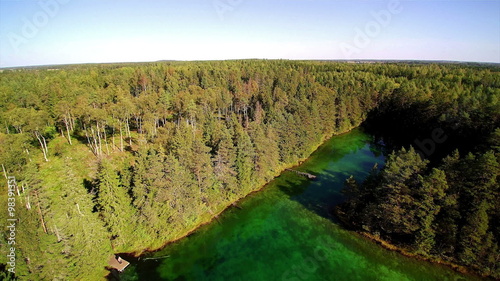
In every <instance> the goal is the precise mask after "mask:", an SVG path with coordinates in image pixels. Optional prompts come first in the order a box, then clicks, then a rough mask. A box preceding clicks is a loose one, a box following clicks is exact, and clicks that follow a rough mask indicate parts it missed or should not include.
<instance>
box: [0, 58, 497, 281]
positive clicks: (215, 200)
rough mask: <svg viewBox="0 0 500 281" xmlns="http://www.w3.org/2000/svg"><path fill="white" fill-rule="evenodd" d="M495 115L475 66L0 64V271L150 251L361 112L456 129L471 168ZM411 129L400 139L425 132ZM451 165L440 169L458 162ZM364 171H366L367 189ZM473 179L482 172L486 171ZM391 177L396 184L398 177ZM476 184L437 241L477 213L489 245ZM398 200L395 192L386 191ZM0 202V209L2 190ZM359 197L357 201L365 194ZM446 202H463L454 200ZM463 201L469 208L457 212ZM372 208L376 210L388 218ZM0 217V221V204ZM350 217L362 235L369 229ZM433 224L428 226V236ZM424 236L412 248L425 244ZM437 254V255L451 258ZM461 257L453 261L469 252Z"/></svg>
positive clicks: (84, 273) (490, 209) (61, 275)
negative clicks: (11, 242) (9, 187)
mask: <svg viewBox="0 0 500 281" xmlns="http://www.w3.org/2000/svg"><path fill="white" fill-rule="evenodd" d="M421 109H423V111H421ZM412 112H413V113H414V114H415V115H412V114H410V113H412ZM499 112H500V74H499V69H498V68H495V67H491V66H484V67H483V66H462V65H436V64H426V65H418V64H414V65H408V64H347V63H334V62H305V61H304V62H301V61H263V60H248V61H221V62H159V63H148V64H131V65H123V64H119V65H82V66H73V67H64V68H61V69H57V70H44V69H31V70H12V71H7V70H6V71H3V72H2V73H0V126H1V128H2V132H1V133H0V159H1V164H2V165H3V167H4V168H5V173H6V174H7V175H8V176H15V177H16V179H17V182H18V186H19V194H20V196H18V197H17V198H18V200H17V205H16V216H17V218H18V219H19V222H18V225H17V227H18V229H17V236H16V246H17V247H16V251H17V252H16V253H17V259H16V276H17V278H18V279H19V280H53V279H60V280H98V279H102V278H103V276H105V275H106V271H105V270H104V267H105V266H106V263H107V261H108V259H109V257H110V255H111V254H112V253H113V252H115V253H117V252H136V253H138V252H141V251H144V250H147V249H157V248H159V247H161V246H162V245H163V244H165V243H166V242H168V241H172V240H175V239H178V238H180V237H182V236H184V235H186V234H187V233H189V231H191V230H193V229H194V228H196V227H197V226H198V225H200V224H202V223H204V222H207V221H209V220H210V219H211V218H212V217H213V216H215V215H216V214H217V213H219V212H221V211H222V210H223V209H225V208H226V207H227V206H229V205H231V203H232V202H234V201H235V200H237V199H239V198H242V197H244V196H245V195H247V194H248V193H250V192H251V191H253V190H256V189H258V188H259V187H261V186H262V185H264V184H265V183H266V182H268V181H270V180H271V179H272V178H273V177H274V176H276V175H278V174H279V173H280V172H281V171H282V170H283V169H284V168H286V167H288V166H290V165H293V164H296V163H297V162H298V161H299V160H300V159H302V158H305V157H307V156H308V155H310V153H311V152H312V151H313V150H314V149H315V148H316V147H317V146H318V145H319V144H321V143H322V141H324V139H325V138H328V137H330V136H331V135H333V134H339V133H343V132H346V131H348V130H350V129H352V128H354V127H357V126H359V125H360V124H361V123H362V122H363V121H366V120H367V119H369V120H368V121H369V122H368V123H369V124H372V125H371V126H370V127H371V128H376V126H375V125H373V124H381V122H382V121H383V122H389V123H386V124H382V125H383V126H388V125H390V126H395V128H398V130H399V128H402V129H401V132H404V128H406V132H408V131H411V130H410V129H412V128H410V127H408V125H409V124H412V126H413V124H427V125H429V124H432V125H434V124H436V125H438V126H440V128H443V129H446V128H455V132H461V131H460V130H463V132H466V135H467V136H468V137H469V138H470V140H471V144H470V145H468V146H466V149H467V153H468V152H472V153H475V154H471V155H476V156H467V157H465V158H464V159H472V158H473V159H472V160H470V161H473V162H474V161H475V162H474V163H476V162H477V163H478V164H477V165H480V166H481V165H484V164H483V162H481V161H483V160H482V159H483V158H484V157H487V160H484V161H490V162H491V161H497V162H496V163H497V165H498V145H499V144H498V138H497V140H496V141H497V142H496V146H497V150H494V149H495V148H494V145H490V142H487V141H486V140H488V141H489V140H492V139H493V141H495V140H494V136H495V135H494V134H493V133H494V132H495V129H496V128H498V127H499ZM391 116H392V117H391ZM407 118H410V119H408V120H407ZM405 122H408V123H405ZM457 124H459V127H457ZM427 125H422V126H421V128H422V130H420V129H419V130H418V132H417V130H415V131H414V132H413V133H416V134H417V135H418V136H417V137H421V136H422V135H424V136H425V134H426V131H425V128H427V127H428V126H427ZM415 128H417V127H415ZM419 128H420V127H419ZM436 128H437V127H436ZM457 128H458V129H457ZM449 134H450V135H449V139H450V142H449V143H444V144H443V146H446V145H447V144H449V145H448V146H452V147H453V146H456V147H454V148H461V147H462V146H463V145H462V144H463V143H462V142H459V141H455V140H454V139H453V138H452V137H453V136H452V135H451V133H449ZM456 134H457V135H459V133H456ZM393 135H394V132H393ZM409 136H411V134H409ZM428 137H432V135H428ZM467 140H469V139H467ZM472 141H473V142H472ZM439 151H441V150H439ZM402 153H403V152H402ZM404 153H408V152H404ZM395 157H396V156H393V157H392V156H391V157H389V164H388V166H390V163H391V162H392V161H393V160H392V159H393V158H395ZM412 157H413V156H412ZM453 157H455V158H457V157H456V156H453ZM455 158H453V159H455ZM412 159H414V160H415V161H417V162H418V161H420V162H418V163H416V164H411V165H415V166H416V167H418V169H417V168H415V169H416V170H415V171H417V172H420V171H422V176H423V177H424V178H425V179H426V180H427V178H429V177H434V176H435V177H438V176H443V175H442V174H439V172H432V173H431V172H428V173H429V174H427V171H428V170H429V171H431V170H430V168H431V167H430V166H429V165H428V164H427V162H425V161H424V160H421V159H420V160H418V159H419V158H418V157H413V158H412ZM461 159H462V158H459V159H457V160H456V163H455V162H453V163H455V164H456V165H465V164H459V163H461V161H465V160H461ZM450 161H452V160H449V161H448V162H447V163H448V164H447V165H448V166H450V165H451V166H453V165H452V164H453V163H452V162H450ZM479 163H481V164H479ZM488 163H489V162H488ZM451 166H450V167H451ZM465 166H466V168H467V167H469V166H468V165H465ZM412 167H413V166H412ZM460 167H462V166H460ZM478 167H479V166H478ZM481 167H482V166H481ZM492 167H493V166H492ZM471 168H472V166H471ZM449 169H451V170H456V171H462V170H458V168H454V166H453V167H451V168H449ZM464 169H465V168H464ZM477 169H479V168H477ZM445 171H446V170H445ZM417 172H415V173H414V174H415V175H414V176H415V177H416V176H417V175H416V173H417ZM382 173H383V172H382ZM436 173H438V174H436ZM470 173H473V172H470ZM405 175H406V174H405ZM459 175H460V176H462V177H467V176H468V174H464V173H462V172H460V173H459ZM496 175H498V174H496ZM378 177H380V176H378V173H376V172H374V175H373V177H372V178H373V179H370V180H369V181H367V182H375V181H376V179H378ZM495 177H496V176H495ZM481 179H484V180H485V181H488V180H490V181H491V182H493V181H494V180H496V178H494V176H493V174H491V173H490V174H485V175H484V176H481ZM393 180H394V184H399V183H397V182H398V180H400V179H399V178H394V179H393ZM453 180H454V181H455V182H456V184H457V185H460V184H461V183H465V182H464V181H461V180H460V179H459V178H457V179H453ZM467 180H469V181H470V182H472V181H473V180H474V179H472V178H467ZM427 181H428V182H429V181H430V182H433V181H432V180H431V179H428V180H427ZM450 181H451V180H450ZM423 182H425V180H424V181H423ZM426 184H427V185H429V184H428V183H426ZM352 185H353V186H354V184H352ZM372 185H375V184H372ZM363 186H364V185H363ZM450 186H451V183H450ZM491 186H496V187H498V184H496V185H495V184H493V185H489V186H487V187H478V186H475V185H472V184H471V185H463V187H460V188H462V189H467V190H470V193H474V194H475V191H474V190H476V188H479V189H481V190H483V189H487V191H485V192H483V193H487V194H489V195H488V196H496V197H493V198H496V199H498V188H497V189H495V188H492V187H491ZM364 190H367V189H364ZM366 192H369V190H368V191H366ZM443 192H444V193H445V195H443V196H445V197H446V196H448V195H450V194H451V195H452V194H455V193H456V191H455V189H454V188H449V189H444V191H443ZM494 192H497V193H494ZM458 193H459V194H460V196H462V194H463V193H465V192H458ZM483 193H481V192H479V193H478V194H479V195H471V196H472V197H474V196H479V197H477V198H479V199H477V200H479V201H477V202H479V203H478V204H479V205H477V206H476V204H475V203H474V202H476V201H472V200H468V198H469V197H467V198H465V197H464V198H456V199H457V202H458V203H456V204H455V205H456V206H457V207H456V208H458V211H457V212H459V213H460V223H458V222H456V221H454V222H450V224H452V223H455V226H456V230H455V232H454V233H455V234H450V235H455V236H456V237H459V235H465V234H463V233H467V230H466V229H462V228H461V227H468V225H467V223H466V222H467V221H468V219H467V218H466V217H464V216H468V215H470V216H471V218H470V219H469V220H471V221H472V220H473V219H472V216H476V213H478V212H482V213H481V214H480V215H482V214H484V213H486V218H484V217H485V216H484V215H482V217H483V218H484V220H485V221H486V226H487V227H486V229H485V231H484V235H483V236H480V237H479V238H478V239H485V240H484V241H486V240H487V239H489V240H488V241H491V243H492V245H497V246H498V241H500V237H498V235H499V231H498V225H495V223H494V219H495V218H498V214H499V206H498V202H496V203H495V201H494V200H493V199H492V200H490V201H491V202H490V201H486V203H482V202H483V201H484V200H482V199H480V198H482V197H481V196H483V195H482V194H483ZM351 194H352V196H351V198H352V200H356V198H358V196H357V193H355V192H351ZM365 195H366V193H363V196H365ZM400 195H401V196H404V195H405V193H404V192H399V193H396V195H394V196H395V197H396V199H395V200H398V199H397V197H398V196H400ZM451 195H450V196H451ZM1 196H2V198H4V199H5V201H4V200H3V202H6V198H7V194H6V192H5V191H2V193H1ZM374 197H375V196H374ZM472 197H470V198H472ZM405 198H409V199H411V198H410V197H408V196H407V197H405ZM416 198H417V199H420V197H416ZM443 198H444V197H443ZM474 198H476V197H474ZM363 200H364V201H365V203H366V205H367V206H368V205H370V202H375V201H370V200H372V199H371V198H364V199H363ZM377 200H379V199H377ZM412 200H413V199H412ZM426 200H427V201H428V199H426ZM436 200H438V199H436ZM462 201H464V202H467V204H468V205H467V206H462V205H459V204H461V202H462ZM497 201H498V200H497ZM395 202H396V201H395ZM415 202H417V201H415ZM348 204H351V205H352V210H355V211H353V214H352V216H350V218H353V219H354V218H355V216H356V218H357V216H358V215H359V216H361V214H364V212H363V209H364V207H363V206H361V205H359V204H355V201H351V203H348ZM457 204H458V205H457ZM464 204H465V203H464ZM351 205H350V206H351ZM452 205H453V204H452ZM455 205H454V206H455ZM483 205H484V206H483ZM429 208H430V207H429ZM450 208H451V207H450ZM453 208H455V207H453ZM473 208H477V210H478V211H477V212H468V211H469V210H473ZM442 210H447V209H446V208H442ZM474 210H475V209H474ZM447 212H448V211H442V212H439V213H436V214H434V216H436V217H439V216H448V213H447ZM382 214H383V215H384V216H385V217H386V219H389V220H391V219H392V218H389V216H391V217H392V215H391V213H389V212H385V213H382ZM373 215H375V214H373ZM1 216H2V217H0V219H2V220H5V219H6V214H5V212H2V213H1ZM450 216H451V215H450ZM453 218H454V217H450V220H453ZM363 220H364V221H367V222H366V223H364V225H365V227H364V228H366V227H371V226H372V222H371V221H370V222H368V218H365V217H363ZM434 221H438V220H437V219H436V220H431V222H428V224H429V225H431V226H430V228H431V229H433V228H435V226H433V222H434ZM474 221H477V220H474ZM496 222H498V219H496ZM402 223H405V222H402ZM416 225H417V226H412V228H411V230H412V231H413V232H412V233H409V236H408V237H407V236H405V235H406V234H407V233H404V234H405V235H402V236H401V235H400V233H398V234H397V235H396V236H394V239H400V238H401V239H404V240H401V241H404V242H408V243H409V242H411V241H412V240H411V237H410V236H411V235H412V234H413V235H415V233H416V232H418V231H424V230H422V229H425V228H423V227H422V226H421V225H422V224H418V223H416ZM396 226H398V225H388V226H385V225H384V229H385V230H386V227H387V229H389V227H396ZM396 229H398V230H397V231H399V228H394V230H390V231H391V233H392V232H396ZM495 230H496V231H495ZM368 231H372V232H377V231H378V232H379V233H381V234H382V233H383V234H385V232H383V231H381V230H380V229H376V228H369V229H368ZM405 231H406V230H405ZM406 232H408V231H406ZM435 237H438V236H437V234H436V236H435ZM460 237H461V236H460ZM6 238H7V237H5V236H2V239H6ZM395 241H396V240H395ZM397 241H399V240H397ZM480 241H482V240H480ZM485 243H486V242H485ZM2 245H5V243H2ZM429 245H431V246H429V247H427V248H426V249H429V250H428V251H427V253H434V252H435V251H438V250H439V249H440V248H438V246H437V245H438V244H437V243H434V244H433V243H430V244H429ZM439 245H440V244H439ZM474 245H475V244H474ZM439 247H443V246H441V245H440V246H439ZM450 247H451V246H450ZM453 247H455V246H454V245H453ZM453 249H454V251H455V252H453V251H451V250H448V252H449V253H451V252H453V255H455V253H461V252H459V251H461V250H459V249H458V248H453ZM478 249H479V248H478ZM481 249H482V248H481ZM1 250H2V254H1V256H0V263H1V264H4V265H7V260H6V254H7V251H8V249H7V248H6V247H5V246H2V248H1ZM450 251H451V252H450ZM474 251H475V252H474ZM474 251H472V252H471V254H470V255H469V256H471V255H472V256H474V257H475V258H476V260H481V259H483V256H484V255H482V254H481V255H480V254H479V253H478V252H477V251H478V250H477V251H476V250H474ZM481 251H482V250H481ZM496 251H497V254H498V248H497V250H496ZM448 252H447V253H448ZM483 252H484V251H482V252H481V253H483ZM4 253H5V254H4ZM447 255H450V258H452V256H453V255H452V254H447ZM453 257H454V256H453ZM488 258H490V256H488ZM497 258H498V257H497ZM488 262H489V261H486V260H485V261H484V263H481V264H480V266H481V268H485V267H486V266H487V264H489V263H488ZM6 268H8V266H6ZM496 270H498V269H496ZM0 274H1V273H0Z"/></svg>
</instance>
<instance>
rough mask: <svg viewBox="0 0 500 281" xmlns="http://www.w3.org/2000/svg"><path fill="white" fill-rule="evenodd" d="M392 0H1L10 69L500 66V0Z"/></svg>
mask: <svg viewBox="0 0 500 281" xmlns="http://www.w3.org/2000/svg"><path fill="white" fill-rule="evenodd" d="M40 3H45V5H43V4H40ZM390 3H391V1H339V0H330V1H327V0H178V1H169V0H162V1H155V0H151V1H147V0H143V1H129V0H116V1H111V0H85V1H83V0H42V1H31V0H30V1H28V0H0V67H9V66H24V65H43V64H66V63H88V62H128V61H155V60H210V59H235V58H269V59H274V58H283V59H415V60H458V61H478V62H496V63H500V1H498V0H494V1H464V0H462V1H400V2H399V5H397V3H396V4H395V5H396V8H395V9H390V8H389V7H390V5H391V4H390ZM381 11H382V12H381ZM377 13H378V14H379V15H384V16H379V17H377V16H376V14H377ZM387 15H390V18H389V17H388V16H387Z"/></svg>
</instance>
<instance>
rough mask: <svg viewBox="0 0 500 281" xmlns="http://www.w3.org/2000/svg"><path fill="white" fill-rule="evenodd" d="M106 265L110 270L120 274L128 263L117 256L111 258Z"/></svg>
mask: <svg viewBox="0 0 500 281" xmlns="http://www.w3.org/2000/svg"><path fill="white" fill-rule="evenodd" d="M108 264H109V266H111V267H112V268H114V269H116V270H118V271H120V272H122V271H123V270H124V269H125V268H126V267H127V266H128V265H129V264H130V263H129V262H128V261H126V260H124V259H122V258H121V257H119V256H111V257H110V258H109V261H108Z"/></svg>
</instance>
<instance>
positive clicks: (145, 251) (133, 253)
mask: <svg viewBox="0 0 500 281" xmlns="http://www.w3.org/2000/svg"><path fill="white" fill-rule="evenodd" d="M358 128H359V129H361V124H359V125H358V126H355V127H352V128H350V129H348V130H347V131H345V132H342V133H332V134H331V135H329V136H328V135H325V136H323V137H322V139H321V141H320V142H319V144H317V145H314V146H312V149H311V150H312V152H311V153H310V154H309V155H308V156H307V157H303V158H300V159H298V160H297V161H296V162H295V163H293V164H289V165H284V166H282V167H281V168H280V171H279V172H277V173H276V176H274V177H273V178H272V179H271V180H270V181H268V182H267V183H265V184H263V185H262V186H260V187H258V188H256V189H254V190H252V191H251V192H249V193H248V194H246V195H245V196H243V197H241V198H238V199H236V200H234V201H231V202H229V204H228V205H227V206H225V207H224V208H222V210H221V211H219V212H217V213H213V214H211V216H210V218H209V219H208V220H207V221H205V222H201V223H199V224H197V225H196V226H195V227H193V228H191V229H190V230H189V231H187V232H186V233H185V234H183V235H181V236H179V237H175V238H174V239H171V240H169V241H167V242H165V243H164V244H163V245H162V246H161V247H158V248H155V249H151V248H146V249H143V250H140V251H131V252H123V253H116V254H118V255H122V256H125V257H127V256H128V257H133V258H138V257H139V256H142V255H145V254H148V253H154V252H157V251H159V250H161V249H163V248H165V247H166V246H168V245H170V244H172V243H175V242H177V241H179V240H181V239H183V238H186V237H188V236H190V235H191V234H193V233H195V232H196V231H197V230H198V229H200V228H201V227H203V226H205V225H208V224H211V223H213V222H214V220H217V219H218V217H219V215H221V214H222V213H224V212H225V211H226V210H228V209H230V208H231V207H234V206H235V205H237V203H238V202H240V201H241V200H243V199H245V198H247V197H249V196H250V195H252V194H254V193H257V192H260V191H262V190H264V189H265V188H266V187H267V186H268V184H269V183H270V182H272V181H273V180H274V179H276V178H277V177H280V176H281V175H282V174H283V173H284V172H286V170H287V169H292V168H296V167H298V166H300V165H302V164H303V163H304V162H305V161H306V160H307V159H309V158H310V157H311V156H312V155H313V154H314V153H315V152H316V151H317V150H318V149H319V148H320V147H321V146H322V145H324V144H325V143H326V142H327V141H328V140H330V139H331V138H333V137H337V136H342V135H345V134H348V133H350V132H352V131H353V130H355V129H358Z"/></svg>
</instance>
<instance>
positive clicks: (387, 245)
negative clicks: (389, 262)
mask: <svg viewBox="0 0 500 281" xmlns="http://www.w3.org/2000/svg"><path fill="white" fill-rule="evenodd" d="M332 214H333V216H334V217H335V218H336V219H337V220H338V221H339V223H340V225H341V226H342V227H343V228H344V229H347V230H349V231H353V232H355V233H357V234H359V235H360V236H361V237H363V238H365V239H367V240H369V241H371V242H373V243H375V244H377V245H379V246H381V247H382V248H384V249H387V250H389V251H393V252H396V253H399V254H401V255H403V256H405V257H409V258H414V259H417V260H420V261H426V262H429V263H433V264H439V265H444V266H446V267H448V268H451V269H453V270H454V271H456V272H458V273H460V274H464V275H473V276H476V277H480V278H487V279H488V280H499V279H495V277H493V276H491V275H486V274H482V273H480V272H478V270H475V269H474V268H471V267H467V266H463V265H459V264H456V263H453V262H449V261H445V260H442V259H439V258H434V257H426V256H422V255H421V254H417V253H413V252H411V251H408V250H407V249H405V248H403V247H400V246H397V245H394V244H392V243H391V242H389V241H387V240H385V239H382V238H381V237H379V236H376V235H373V234H371V233H369V232H366V231H360V230H358V229H356V227H354V226H353V225H352V224H350V223H348V222H347V221H346V219H345V217H344V216H343V211H342V210H341V209H340V208H338V206H337V207H335V209H334V210H333V212H332Z"/></svg>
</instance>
